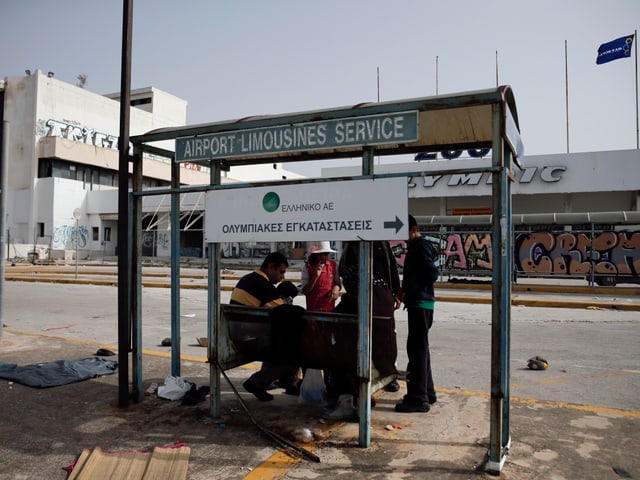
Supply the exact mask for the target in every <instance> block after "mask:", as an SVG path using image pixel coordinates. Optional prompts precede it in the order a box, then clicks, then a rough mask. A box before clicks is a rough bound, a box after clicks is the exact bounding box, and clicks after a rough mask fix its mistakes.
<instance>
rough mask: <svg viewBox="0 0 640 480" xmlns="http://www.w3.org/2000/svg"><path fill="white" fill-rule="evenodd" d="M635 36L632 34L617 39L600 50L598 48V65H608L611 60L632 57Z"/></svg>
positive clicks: (603, 45)
mask: <svg viewBox="0 0 640 480" xmlns="http://www.w3.org/2000/svg"><path fill="white" fill-rule="evenodd" d="M634 36H635V34H633V33H632V34H631V35H627V36H625V37H620V38H616V39H615V40H612V41H611V42H607V43H603V44H602V45H600V48H598V56H597V57H596V63H597V64H598V65H600V64H601V63H607V62H610V61H611V60H617V59H619V58H627V57H630V56H631V46H632V45H633V37H634Z"/></svg>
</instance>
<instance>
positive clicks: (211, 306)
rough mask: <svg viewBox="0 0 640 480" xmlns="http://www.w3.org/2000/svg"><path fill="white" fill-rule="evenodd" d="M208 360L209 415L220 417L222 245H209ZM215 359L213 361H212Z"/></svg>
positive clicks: (215, 174)
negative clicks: (219, 357) (219, 355)
mask: <svg viewBox="0 0 640 480" xmlns="http://www.w3.org/2000/svg"><path fill="white" fill-rule="evenodd" d="M210 168H211V179H210V183H211V185H220V181H221V179H220V170H221V168H220V162H211V165H210ZM207 252H208V259H207V268H208V275H207V283H208V285H207V288H208V296H207V358H208V359H209V388H210V392H211V395H210V396H209V415H210V416H211V417H213V418H218V417H220V412H221V404H222V384H221V373H222V372H221V371H220V367H219V365H220V363H219V361H218V360H219V359H218V352H220V338H221V336H220V333H219V332H220V328H221V321H220V290H221V287H222V275H221V271H220V244H219V243H208V244H207ZM212 359H213V361H212Z"/></svg>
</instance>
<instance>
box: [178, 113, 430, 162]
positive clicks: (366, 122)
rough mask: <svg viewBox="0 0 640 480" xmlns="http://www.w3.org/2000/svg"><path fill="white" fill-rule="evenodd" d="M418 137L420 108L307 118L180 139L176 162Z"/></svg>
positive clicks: (332, 147) (378, 142)
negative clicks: (381, 112) (363, 114)
mask: <svg viewBox="0 0 640 480" xmlns="http://www.w3.org/2000/svg"><path fill="white" fill-rule="evenodd" d="M416 140H418V112H417V111H413V112H400V113H392V114H391V113H390V114H381V115H368V116H362V117H351V118H341V119H334V120H324V121H320V122H306V123H299V124H291V125H277V126H273V127H264V128H254V129H247V130H238V131H232V132H222V133H212V134H207V135H202V136H199V137H185V138H178V139H176V162H194V161H200V160H211V159H216V158H225V159H227V158H234V157H243V156H258V155H267V154H269V155H272V154H275V153H283V152H302V151H305V150H328V149H335V148H343V147H354V146H364V145H382V144H392V143H407V142H413V141H416Z"/></svg>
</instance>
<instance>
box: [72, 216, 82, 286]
mask: <svg viewBox="0 0 640 480" xmlns="http://www.w3.org/2000/svg"><path fill="white" fill-rule="evenodd" d="M81 217H82V210H80V209H79V208H76V209H75V210H74V211H73V218H75V219H76V280H77V279H78V220H80V218H81Z"/></svg>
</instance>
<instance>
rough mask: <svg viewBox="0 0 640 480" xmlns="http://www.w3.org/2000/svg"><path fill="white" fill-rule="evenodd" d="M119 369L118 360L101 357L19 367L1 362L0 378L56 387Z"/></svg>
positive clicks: (34, 385)
mask: <svg viewBox="0 0 640 480" xmlns="http://www.w3.org/2000/svg"><path fill="white" fill-rule="evenodd" d="M117 371H118V362H114V361H113V360H105V359H103V358H99V357H89V358H81V359H79V360H57V361H54V362H46V363H34V364H31V365H25V366H22V367H18V366H17V365H15V364H10V363H3V364H0V378H3V379H5V380H12V381H14V382H16V383H20V384H22V385H27V386H29V387H36V388H47V387H56V386H58V385H66V384H68V383H74V382H79V381H82V380H87V379H88V378H93V377H98V376H101V375H111V374H113V373H115V372H117Z"/></svg>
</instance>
